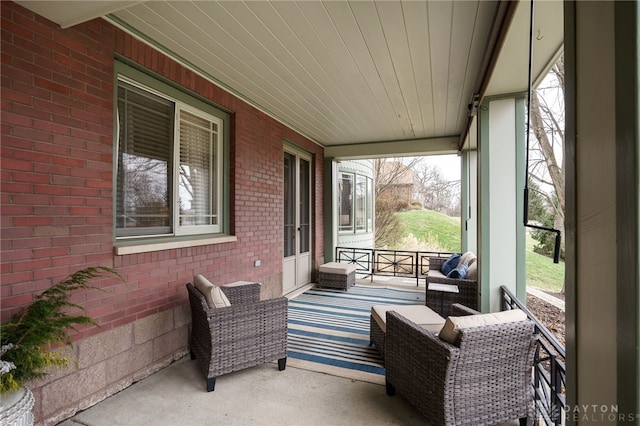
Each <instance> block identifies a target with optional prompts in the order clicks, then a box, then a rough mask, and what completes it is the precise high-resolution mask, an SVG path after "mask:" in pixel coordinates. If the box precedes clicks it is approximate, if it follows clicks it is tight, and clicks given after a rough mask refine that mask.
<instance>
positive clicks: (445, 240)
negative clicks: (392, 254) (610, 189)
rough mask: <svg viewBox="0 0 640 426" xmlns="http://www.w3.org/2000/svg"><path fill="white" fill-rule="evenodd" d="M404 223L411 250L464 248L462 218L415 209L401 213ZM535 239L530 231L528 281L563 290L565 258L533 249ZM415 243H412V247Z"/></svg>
mask: <svg viewBox="0 0 640 426" xmlns="http://www.w3.org/2000/svg"><path fill="white" fill-rule="evenodd" d="M398 218H399V219H400V222H401V223H402V230H403V233H402V237H403V238H404V241H403V243H401V247H396V248H405V249H410V250H425V251H427V250H428V251H444V252H447V251H450V252H459V251H460V218H455V217H449V216H447V215H444V214H442V213H438V212H434V211H430V210H411V211H407V212H402V213H398ZM534 244H535V241H534V240H533V239H532V238H531V236H529V235H528V234H527V254H526V256H527V258H526V262H527V263H526V265H527V285H528V286H530V287H536V288H540V289H542V290H548V291H553V292H559V291H560V290H561V289H562V283H563V282H564V262H560V263H559V264H555V263H553V260H552V259H551V258H548V257H545V256H542V255H540V254H537V253H534V252H533V246H534ZM408 246H411V247H408Z"/></svg>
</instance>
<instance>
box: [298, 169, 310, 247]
mask: <svg viewBox="0 0 640 426" xmlns="http://www.w3.org/2000/svg"><path fill="white" fill-rule="evenodd" d="M309 172H310V164H309V162H308V161H307V160H303V159H301V160H300V253H307V252H309V250H310V245H311V241H310V232H309V231H310V229H309V226H310V225H309V224H310V219H311V212H310V211H309V210H310V209H309V196H310V194H309V183H310V182H309V175H310V173H309Z"/></svg>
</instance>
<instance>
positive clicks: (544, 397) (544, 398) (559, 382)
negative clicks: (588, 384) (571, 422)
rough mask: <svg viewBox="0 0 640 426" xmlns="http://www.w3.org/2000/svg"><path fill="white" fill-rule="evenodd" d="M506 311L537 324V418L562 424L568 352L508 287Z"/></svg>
mask: <svg viewBox="0 0 640 426" xmlns="http://www.w3.org/2000/svg"><path fill="white" fill-rule="evenodd" d="M502 309H503V310H507V309H521V310H522V311H524V312H525V313H526V314H527V316H528V317H529V319H531V320H532V321H533V322H534V323H535V324H536V332H537V333H539V339H538V345H537V347H536V351H535V354H534V359H533V379H532V384H533V390H534V399H535V406H536V411H537V413H536V414H537V416H536V417H538V418H539V419H540V420H541V421H544V422H545V423H546V424H548V425H560V424H562V420H563V415H564V413H565V407H566V404H567V401H566V384H567V379H566V377H567V369H566V364H565V360H566V352H565V348H564V347H563V346H562V345H561V344H560V342H558V339H556V337H555V336H554V335H553V334H551V332H550V331H549V330H548V329H547V328H546V327H545V326H544V325H542V323H541V322H540V321H539V320H538V319H537V318H536V317H535V315H533V314H532V313H531V312H530V311H529V310H528V309H527V308H526V307H525V306H524V304H523V303H522V302H520V301H519V300H518V299H517V298H516V297H515V296H514V295H513V293H511V292H510V291H509V289H507V288H506V287H504V286H503V287H502Z"/></svg>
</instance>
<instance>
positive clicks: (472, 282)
mask: <svg viewBox="0 0 640 426" xmlns="http://www.w3.org/2000/svg"><path fill="white" fill-rule="evenodd" d="M427 281H428V282H430V283H439V284H453V285H457V286H458V287H459V286H461V285H465V286H470V285H475V286H477V285H478V281H477V280H468V279H466V278H463V279H460V278H447V277H436V276H433V275H427Z"/></svg>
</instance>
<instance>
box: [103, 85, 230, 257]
mask: <svg viewBox="0 0 640 426" xmlns="http://www.w3.org/2000/svg"><path fill="white" fill-rule="evenodd" d="M120 82H124V83H127V84H129V85H131V86H134V87H136V88H138V89H140V90H144V91H147V92H149V93H152V94H154V95H156V96H159V97H161V98H163V99H166V100H168V101H170V102H172V103H174V117H173V120H174V135H173V141H172V143H173V147H172V149H173V161H172V164H171V165H172V168H173V170H172V173H171V175H172V182H171V185H173V193H172V197H173V198H172V200H173V206H171V220H172V229H171V232H170V233H162V234H144V233H141V234H138V235H121V236H119V235H117V229H116V228H115V227H116V226H117V223H118V221H117V220H114V232H115V235H116V236H115V238H116V240H117V241H126V240H140V239H145V238H146V239H149V238H152V239H157V238H159V237H165V238H171V237H180V236H189V235H192V236H197V235H200V236H209V237H211V236H212V234H223V233H224V230H225V223H226V220H227V218H226V217H225V215H226V214H227V209H226V206H225V204H224V193H225V188H224V185H225V184H226V180H225V179H224V173H225V169H224V158H225V155H226V152H225V143H224V137H225V131H227V130H226V128H225V120H224V119H222V118H220V117H216V116H214V115H212V114H209V113H207V112H205V111H202V110H201V109H199V108H196V107H194V106H192V105H189V104H187V103H185V102H182V101H180V100H178V99H176V98H175V97H172V96H170V95H168V94H166V93H163V92H162V91H159V90H156V89H154V88H152V87H149V86H148V85H145V84H142V83H140V82H138V81H136V80H134V79H132V78H130V77H128V76H127V75H123V74H121V73H119V74H118V75H117V83H120ZM161 84H162V83H161ZM118 87H119V86H118V85H116V90H115V92H116V94H115V96H116V103H115V106H116V114H115V115H116V126H117V129H116V138H115V152H116V154H115V156H116V158H115V161H114V163H115V168H116V169H115V176H117V174H118V170H117V166H118V154H119V153H118V149H119V144H120V140H119V137H120V136H119V135H120V131H119V130H120V129H119V126H120V123H119V120H118V118H119V113H118V111H117V105H118V103H117V96H118V95H117V93H118ZM211 108H214V107H213V106H211ZM180 111H186V112H189V113H191V114H194V115H196V116H198V117H200V118H203V119H205V120H208V121H210V122H213V123H215V124H216V125H217V126H218V132H217V135H216V140H215V142H214V143H215V145H216V146H215V150H216V153H217V155H216V158H215V164H212V166H214V167H215V169H216V170H215V174H216V176H215V186H216V187H215V188H211V191H212V192H215V200H213V202H214V203H215V205H216V212H217V216H218V217H217V222H216V224H215V225H185V226H180V194H179V188H180V185H179V167H180ZM114 187H115V191H114V194H115V192H116V191H119V190H121V188H119V187H118V186H117V179H116V181H115V182H114ZM116 202H117V200H116V199H114V207H115V203H116ZM116 210H117V209H115V208H114V215H115V214H116ZM140 251H146V250H140Z"/></svg>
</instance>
